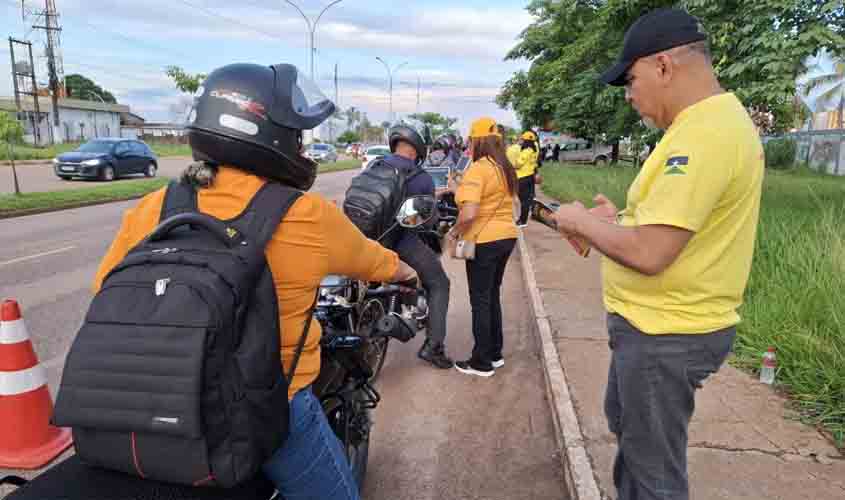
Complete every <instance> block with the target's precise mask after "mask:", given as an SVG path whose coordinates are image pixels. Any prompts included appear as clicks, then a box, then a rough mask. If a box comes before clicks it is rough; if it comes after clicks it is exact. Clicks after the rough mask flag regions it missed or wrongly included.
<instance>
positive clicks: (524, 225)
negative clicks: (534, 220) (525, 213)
mask: <svg viewBox="0 0 845 500" xmlns="http://www.w3.org/2000/svg"><path fill="white" fill-rule="evenodd" d="M516 227H528V224H517V225H516Z"/></svg>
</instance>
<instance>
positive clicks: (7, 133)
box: [0, 113, 23, 195]
mask: <svg viewBox="0 0 845 500" xmlns="http://www.w3.org/2000/svg"><path fill="white" fill-rule="evenodd" d="M0 141H2V142H5V143H6V147H7V148H8V151H9V161H11V162H12V179H13V182H14V184H15V194H16V195H20V194H21V187H20V184H19V183H18V171H17V169H16V168H15V144H20V143H21V142H23V126H22V125H21V123H20V122H19V121H18V120H17V119H16V118H15V116H14V115H12V114H11V113H0Z"/></svg>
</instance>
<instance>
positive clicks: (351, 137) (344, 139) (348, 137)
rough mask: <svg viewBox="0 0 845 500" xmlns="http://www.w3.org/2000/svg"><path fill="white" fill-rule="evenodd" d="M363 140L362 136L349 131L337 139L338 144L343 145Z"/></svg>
mask: <svg viewBox="0 0 845 500" xmlns="http://www.w3.org/2000/svg"><path fill="white" fill-rule="evenodd" d="M360 140H361V136H359V135H358V134H357V133H355V131H353V130H347V131H346V132H344V133H342V134H340V137H338V138H337V142H339V143H341V144H348V143H350V142H359V141H360Z"/></svg>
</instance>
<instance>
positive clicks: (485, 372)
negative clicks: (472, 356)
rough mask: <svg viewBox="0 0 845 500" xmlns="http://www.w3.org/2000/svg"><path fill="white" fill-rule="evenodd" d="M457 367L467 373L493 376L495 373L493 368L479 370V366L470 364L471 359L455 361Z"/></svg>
mask: <svg viewBox="0 0 845 500" xmlns="http://www.w3.org/2000/svg"><path fill="white" fill-rule="evenodd" d="M455 368H456V369H457V370H458V371H459V372H461V373H465V374H467V375H477V376H479V377H492V376H493V374H494V373H495V372H494V371H493V369H492V368H491V369H489V370H479V369H478V368H473V367H472V366H470V364H469V361H457V362H455Z"/></svg>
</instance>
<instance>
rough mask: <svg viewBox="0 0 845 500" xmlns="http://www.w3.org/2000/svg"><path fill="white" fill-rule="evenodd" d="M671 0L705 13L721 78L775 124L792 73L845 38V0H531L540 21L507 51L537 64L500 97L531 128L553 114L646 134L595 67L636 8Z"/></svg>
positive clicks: (597, 129)
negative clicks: (822, 48)
mask: <svg viewBox="0 0 845 500" xmlns="http://www.w3.org/2000/svg"><path fill="white" fill-rule="evenodd" d="M673 5H680V6H682V7H685V8H687V9H688V10H689V11H690V12H691V13H692V14H694V15H696V16H698V17H699V18H700V19H701V20H702V24H704V26H705V27H706V29H707V30H708V31H709V34H710V39H711V46H712V47H711V48H712V51H713V56H714V57H713V60H714V67H715V69H716V72H717V75H718V76H719V79H720V81H721V82H722V84H723V86H724V87H725V88H727V89H728V90H730V91H733V92H735V93H736V94H737V95H738V96H739V98H740V99H741V100H742V101H743V102H744V103H745V104H746V106H748V107H749V108H750V109H752V110H753V111H755V112H757V113H763V114H768V113H771V115H772V117H773V128H774V129H775V130H782V129H784V128H787V127H789V126H791V124H792V121H793V113H794V112H795V106H794V96H795V93H796V87H795V79H796V77H797V76H798V75H799V74H800V73H801V72H802V71H803V61H804V60H805V59H806V57H807V56H808V55H810V54H813V53H815V52H816V51H818V50H819V49H820V48H821V47H843V46H845V38H844V37H843V31H844V30H845V6H843V4H842V2H841V0H835V1H827V2H824V1H821V2H820V1H818V0H723V1H719V2H714V1H712V0H686V1H681V2H677V1H670V0H533V1H531V3H530V4H529V5H528V7H527V9H528V11H529V12H531V13H532V14H533V15H534V16H535V17H536V21H535V22H534V23H532V24H531V25H530V26H529V27H528V28H526V29H525V30H524V31H523V33H522V34H521V36H520V41H519V43H518V44H517V45H516V46H515V47H514V48H513V49H512V50H511V51H510V52H509V53H508V55H507V58H508V59H528V60H530V61H531V66H530V68H529V69H528V71H521V72H518V73H516V74H514V75H513V77H512V78H511V79H510V80H509V81H508V82H506V83H505V85H504V86H503V87H502V89H501V91H500V93H499V95H498V96H497V102H498V104H499V105H500V106H503V107H511V108H512V109H513V110H514V111H515V112H516V114H517V116H519V118H520V121H521V122H522V124H523V126H525V127H528V126H543V125H545V124H547V123H549V122H551V123H553V124H554V126H555V128H557V129H558V130H560V131H562V132H566V133H569V134H572V135H577V136H581V137H586V138H594V139H598V140H604V141H607V142H611V143H613V144H615V145H616V144H618V140H619V139H621V138H625V137H630V136H632V135H635V134H641V133H643V132H644V131H645V130H644V129H643V128H642V126H641V125H639V121H640V119H639V117H638V116H637V114H636V112H635V111H634V110H633V109H632V108H631V107H630V106H628V105H627V104H626V103H625V100H624V90H622V89H618V88H612V87H608V86H605V85H603V84H601V83H600V82H599V81H598V76H599V75H600V73H601V71H603V70H604V69H605V68H607V67H608V66H609V65H611V64H612V63H613V61H614V58H615V57H616V55H617V54H618V53H619V51H620V48H621V45H622V40H623V38H624V33H625V30H626V29H627V28H628V27H629V26H630V25H631V24H632V23H633V22H634V21H635V20H636V19H637V18H638V17H639V16H640V15H642V14H643V13H645V12H647V11H650V10H653V9H655V8H659V7H667V6H673ZM654 139H656V137H654V136H653V135H652V137H651V138H650V139H649V140H648V141H647V142H651V141H653V140H654Z"/></svg>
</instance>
